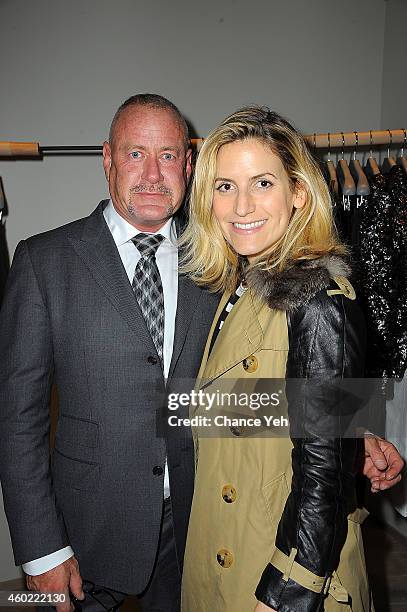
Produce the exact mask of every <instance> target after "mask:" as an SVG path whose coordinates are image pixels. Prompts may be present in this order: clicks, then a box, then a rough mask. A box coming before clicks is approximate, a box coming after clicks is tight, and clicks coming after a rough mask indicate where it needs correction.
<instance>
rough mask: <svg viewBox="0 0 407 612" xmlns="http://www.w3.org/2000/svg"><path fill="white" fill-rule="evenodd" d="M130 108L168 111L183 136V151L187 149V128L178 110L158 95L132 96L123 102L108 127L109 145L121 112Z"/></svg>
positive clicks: (188, 144)
mask: <svg viewBox="0 0 407 612" xmlns="http://www.w3.org/2000/svg"><path fill="white" fill-rule="evenodd" d="M130 106H149V107H151V108H159V109H164V110H168V111H170V112H171V113H172V114H173V115H174V117H175V119H176V121H177V122H178V125H179V127H180V128H181V131H182V133H183V135H184V144H185V150H187V149H188V148H189V146H190V139H189V132H188V126H187V123H186V121H185V119H184V117H183V116H182V114H181V112H180V110H179V109H178V108H177V107H176V106H175V104H173V103H172V102H170V100H167V98H164V96H160V95H159V94H151V93H144V94H136V95H134V96H130V98H127V100H125V101H124V102H123V104H121V105H120V106H119V108H118V109H117V111H116V113H115V115H114V117H113V120H112V123H111V126H110V131H109V142H110V144H112V137H113V132H114V129H115V126H116V124H117V121H118V120H119V118H120V116H121V114H122V113H123V111H124V110H126V108H129V107H130Z"/></svg>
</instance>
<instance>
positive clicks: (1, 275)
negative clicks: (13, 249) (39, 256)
mask: <svg viewBox="0 0 407 612" xmlns="http://www.w3.org/2000/svg"><path fill="white" fill-rule="evenodd" d="M9 267H10V261H9V255H8V248H7V241H6V228H5V226H4V224H3V223H1V221H0V306H1V302H2V299H3V294H4V289H5V286H6V280H7V275H8V271H9Z"/></svg>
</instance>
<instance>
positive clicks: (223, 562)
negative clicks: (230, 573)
mask: <svg viewBox="0 0 407 612" xmlns="http://www.w3.org/2000/svg"><path fill="white" fill-rule="evenodd" d="M216 560H217V562H218V563H219V565H220V566H222V567H224V568H228V567H230V566H231V565H232V563H233V555H232V553H231V552H230V551H229V550H226V549H225V548H222V549H221V550H219V551H218V552H217V555H216Z"/></svg>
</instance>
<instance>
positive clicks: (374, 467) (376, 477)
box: [363, 434, 404, 493]
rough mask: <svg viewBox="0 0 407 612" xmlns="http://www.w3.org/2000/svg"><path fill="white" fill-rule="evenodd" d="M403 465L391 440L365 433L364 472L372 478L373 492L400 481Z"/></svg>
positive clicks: (392, 485)
mask: <svg viewBox="0 0 407 612" xmlns="http://www.w3.org/2000/svg"><path fill="white" fill-rule="evenodd" d="M403 467H404V461H403V459H402V457H401V455H400V453H399V452H398V450H397V449H396V447H395V446H394V445H393V444H392V443H391V442H388V441H387V440H383V439H382V438H378V437H376V436H373V435H370V434H366V435H365V461H364V465H363V474H364V475H365V476H367V477H368V478H369V480H370V485H371V491H372V493H378V492H379V491H384V490H385V489H390V488H391V487H394V485H395V484H397V483H398V482H400V480H401V473H400V472H401V470H402V469H403Z"/></svg>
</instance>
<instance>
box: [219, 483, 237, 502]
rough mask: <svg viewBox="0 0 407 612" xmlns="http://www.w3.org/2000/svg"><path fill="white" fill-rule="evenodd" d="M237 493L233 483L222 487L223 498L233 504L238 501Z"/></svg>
mask: <svg viewBox="0 0 407 612" xmlns="http://www.w3.org/2000/svg"><path fill="white" fill-rule="evenodd" d="M236 497H237V493H236V489H235V487H234V486H233V485H230V484H227V485H225V486H224V487H223V489H222V498H223V501H225V502H226V503H227V504H232V503H233V502H234V501H236Z"/></svg>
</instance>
